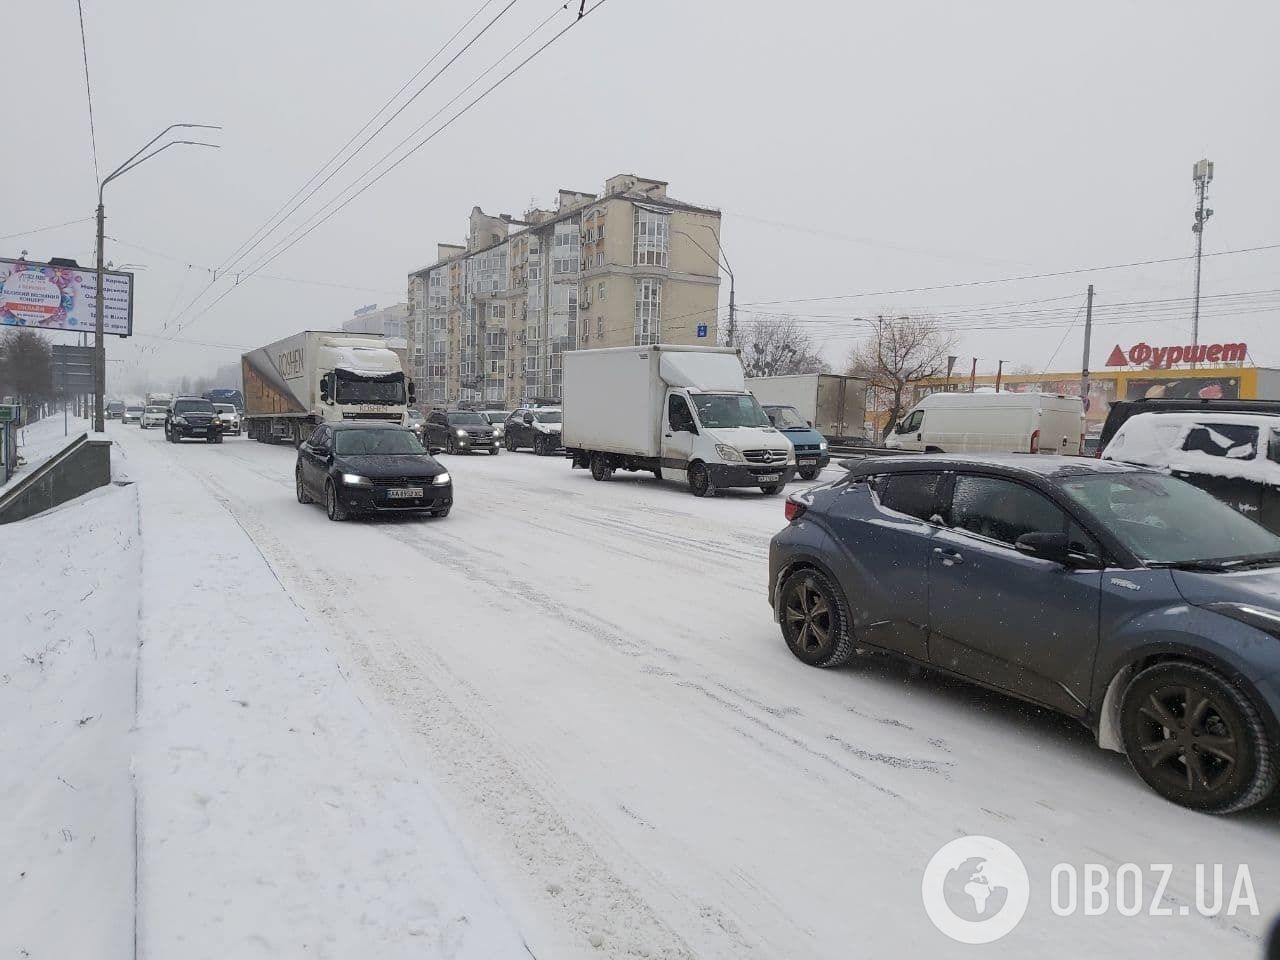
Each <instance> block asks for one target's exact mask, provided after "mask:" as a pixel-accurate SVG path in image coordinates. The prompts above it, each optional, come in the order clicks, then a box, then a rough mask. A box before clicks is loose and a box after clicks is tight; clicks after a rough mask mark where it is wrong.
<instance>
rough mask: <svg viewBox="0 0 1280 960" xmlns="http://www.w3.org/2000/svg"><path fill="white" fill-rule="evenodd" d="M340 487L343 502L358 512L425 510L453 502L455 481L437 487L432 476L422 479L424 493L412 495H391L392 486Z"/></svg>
mask: <svg viewBox="0 0 1280 960" xmlns="http://www.w3.org/2000/svg"><path fill="white" fill-rule="evenodd" d="M337 489H338V499H339V500H340V501H341V502H342V504H343V506H345V507H346V508H347V509H348V510H351V511H354V512H356V513H422V512H424V511H427V510H443V509H445V508H446V507H451V506H453V484H451V483H450V484H446V485H445V486H443V487H436V486H432V484H431V481H430V479H427V480H425V481H424V482H423V485H422V496H421V497H414V498H412V499H403V498H396V499H392V498H391V497H390V496H388V493H387V491H388V490H390V489H391V488H390V487H349V486H346V485H343V486H339V487H338V488H337Z"/></svg>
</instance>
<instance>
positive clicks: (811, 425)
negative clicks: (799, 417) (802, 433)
mask: <svg viewBox="0 0 1280 960" xmlns="http://www.w3.org/2000/svg"><path fill="white" fill-rule="evenodd" d="M805 423H807V424H808V425H809V429H810V430H812V429H813V421H812V420H806V421H805Z"/></svg>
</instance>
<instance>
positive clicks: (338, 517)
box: [324, 480, 347, 523]
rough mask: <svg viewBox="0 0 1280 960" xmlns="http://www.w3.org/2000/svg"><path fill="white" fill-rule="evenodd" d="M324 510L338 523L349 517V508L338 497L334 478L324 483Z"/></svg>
mask: <svg viewBox="0 0 1280 960" xmlns="http://www.w3.org/2000/svg"><path fill="white" fill-rule="evenodd" d="M324 512H325V513H326V514H328V516H329V519H330V520H333V521H334V522H336V523H340V522H341V521H343V520H345V519H347V508H346V507H344V506H343V505H342V501H341V500H339V499H338V491H337V488H336V487H334V485H333V481H332V480H330V481H329V482H328V483H326V484H325V485H324Z"/></svg>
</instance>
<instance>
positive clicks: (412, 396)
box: [409, 380, 418, 403]
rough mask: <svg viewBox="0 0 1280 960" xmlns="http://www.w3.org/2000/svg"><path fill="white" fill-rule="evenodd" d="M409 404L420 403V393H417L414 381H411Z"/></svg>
mask: <svg viewBox="0 0 1280 960" xmlns="http://www.w3.org/2000/svg"><path fill="white" fill-rule="evenodd" d="M409 402H410V403H417V402H418V391H417V388H415V387H414V385H413V381H412V380H410V381H409Z"/></svg>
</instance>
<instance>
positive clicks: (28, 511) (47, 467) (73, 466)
mask: <svg viewBox="0 0 1280 960" xmlns="http://www.w3.org/2000/svg"><path fill="white" fill-rule="evenodd" d="M110 482H111V441H110V440H106V439H94V440H90V439H89V437H88V435H87V434H81V435H80V436H78V437H76V438H75V439H74V440H72V441H71V442H70V443H69V444H68V445H67V446H66V447H64V448H63V449H62V450H61V451H60V452H59V453H56V454H54V455H53V456H52V457H50V458H49V459H48V460H46V461H45V462H44V463H42V464H40V466H38V467H36V469H34V470H32V471H31V473H30V475H28V476H26V477H23V478H22V479H20V480H18V481H17V482H15V483H14V484H13V485H12V486H10V487H9V488H8V489H6V490H5V491H4V493H3V494H0V524H5V523H13V522H14V521H15V520H25V519H26V518H27V517H30V516H34V515H35V514H37V513H41V512H43V511H45V510H49V509H50V508H52V507H56V506H58V504H61V503H66V502H67V501H68V500H74V499H75V498H76V497H79V496H83V495H84V494H86V493H88V492H89V491H90V490H96V489H97V488H98V487H105V486H106V485H107V484H108V483H110Z"/></svg>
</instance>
